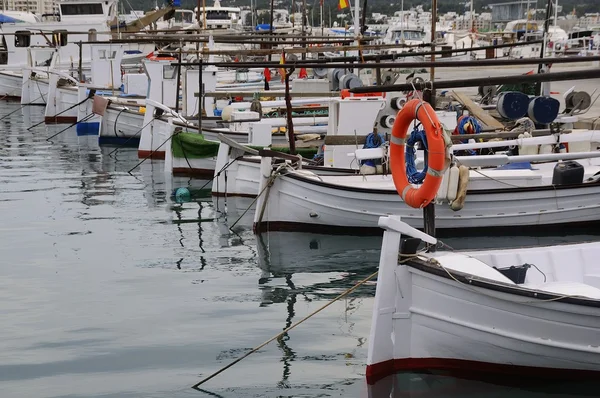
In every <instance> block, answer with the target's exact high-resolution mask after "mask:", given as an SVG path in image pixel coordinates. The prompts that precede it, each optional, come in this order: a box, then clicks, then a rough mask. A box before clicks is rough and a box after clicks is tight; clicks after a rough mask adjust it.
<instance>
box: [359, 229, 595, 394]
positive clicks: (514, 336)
mask: <svg viewBox="0 0 600 398" xmlns="http://www.w3.org/2000/svg"><path fill="white" fill-rule="evenodd" d="M399 243H400V233H399V232H396V231H390V230H387V231H386V232H385V234H384V240H383V246H382V254H381V260H380V265H379V269H380V273H379V276H378V281H377V291H376V297H375V305H374V312H373V320H372V326H371V336H370V339H369V353H368V363H367V380H368V382H369V383H373V382H375V381H377V380H378V379H380V378H382V377H384V376H386V375H387V374H390V373H393V372H395V371H399V370H424V369H437V370H446V371H454V372H457V373H460V372H463V374H471V376H473V375H474V374H476V373H480V372H485V373H513V374H518V375H520V376H527V375H528V376H535V377H544V378H552V377H558V378H568V377H570V376H573V377H581V376H586V377H589V376H590V375H592V374H594V375H595V376H596V377H597V376H598V374H599V372H600V347H599V346H598V336H600V300H599V298H600V295H599V293H600V289H598V288H599V287H600V283H597V282H599V281H600V279H597V280H595V282H594V279H593V277H594V273H597V272H598V270H599V269H598V267H597V266H593V265H592V264H593V263H594V262H588V263H587V264H586V261H585V260H582V257H581V256H585V255H586V253H587V255H593V254H594V253H595V254H596V255H597V254H598V250H595V251H593V252H589V251H588V252H586V251H584V250H581V249H577V250H574V251H572V252H565V253H562V254H561V253H558V252H557V253H554V252H553V248H552V247H549V248H547V249H539V248H536V249H535V250H537V251H538V252H540V253H536V254H535V255H534V256H533V258H535V259H537V260H538V261H539V262H538V261H536V260H533V261H536V262H537V263H538V264H540V268H541V270H542V271H544V278H546V276H547V277H548V280H549V281H558V280H561V281H563V282H566V283H567V284H568V283H569V281H572V282H578V278H582V279H583V282H586V281H587V285H584V284H583V283H579V284H577V286H583V287H585V288H586V289H591V291H593V292H594V293H593V294H595V295H596V296H597V297H598V298H587V297H585V298H580V297H573V296H572V295H571V294H575V295H582V296H583V295H584V294H585V292H584V291H583V290H581V289H582V288H580V287H579V288H577V289H579V290H574V293H571V294H568V293H564V294H562V293H554V294H553V293H547V292H548V291H547V290H546V291H544V290H545V289H544V288H543V286H544V284H542V285H541V286H542V288H541V290H536V289H533V288H531V286H532V285H531V284H530V281H529V279H535V278H541V275H540V273H538V271H536V270H533V269H531V270H530V271H529V273H528V275H527V280H526V283H525V284H521V285H518V284H515V283H512V282H510V281H508V282H510V284H509V283H503V282H502V281H501V280H496V279H494V280H491V279H486V278H483V279H482V278H481V277H478V276H475V277H473V275H471V274H469V273H462V274H460V273H459V274H454V273H453V274H452V275H451V274H450V272H448V269H447V268H443V267H442V266H440V265H431V263H428V262H426V261H425V260H423V261H420V262H419V261H417V260H415V261H410V262H408V263H406V264H398V244H399ZM595 245H596V249H600V248H598V244H597V243H595ZM572 246H573V247H577V246H583V245H572ZM542 251H545V254H548V255H549V256H551V257H556V258H555V260H554V261H553V260H552V259H551V260H550V261H549V263H550V264H555V263H557V262H558V264H559V265H561V264H562V266H563V267H548V266H542V265H541V263H542V260H541V259H540V256H541V255H542V253H541V252H542ZM505 252H510V253H509V254H506V253H505ZM492 253H497V254H495V255H496V256H502V255H510V256H512V257H510V260H511V261H512V260H515V264H514V265H519V264H522V263H524V262H525V261H528V259H527V258H525V259H524V258H523V257H521V256H520V254H521V250H519V251H517V250H498V251H496V252H492ZM451 255H454V253H451ZM472 256H473V254H471V253H465V254H464V255H461V254H459V253H456V258H457V260H455V261H457V262H458V261H461V262H463V263H464V262H465V261H468V258H469V257H472ZM474 256H475V257H476V254H475V255H474ZM492 256H494V254H492ZM525 256H526V257H527V254H525ZM428 257H434V258H435V259H437V260H439V261H440V262H438V263H437V264H442V265H443V264H449V263H447V262H446V263H445V262H444V259H443V256H442V255H440V256H436V255H432V256H428ZM465 258H467V260H465ZM565 260H566V261H570V262H565ZM573 262H574V263H573ZM480 264H481V263H480ZM570 265H572V266H574V267H576V266H579V267H583V268H584V269H583V270H582V271H581V272H576V271H575V270H573V271H572V272H570V275H568V276H566V277H561V276H560V275H558V274H553V273H552V271H551V270H552V268H554V270H558V269H563V268H568V267H569V266H570ZM564 266H566V267H564ZM484 267H485V268H488V272H495V271H492V270H491V267H488V266H487V265H484ZM586 267H587V268H586ZM451 270H452V269H451ZM565 270H566V271H568V269H565ZM453 272H454V271H453ZM498 274H499V273H498ZM586 278H587V279H586ZM594 283H595V285H597V286H594V285H593V284H594ZM538 286H539V285H538ZM588 286H589V287H588ZM473 372H475V373H473Z"/></svg>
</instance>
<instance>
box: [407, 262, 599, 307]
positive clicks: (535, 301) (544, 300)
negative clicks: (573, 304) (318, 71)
mask: <svg viewBox="0 0 600 398" xmlns="http://www.w3.org/2000/svg"><path fill="white" fill-rule="evenodd" d="M406 256H410V258H411V259H412V258H415V257H418V258H419V259H420V260H423V261H425V262H427V263H429V264H432V265H436V266H438V267H440V268H441V269H443V270H444V271H445V272H446V273H447V274H448V276H449V277H450V278H451V279H452V280H454V281H455V282H457V283H459V284H461V285H464V286H465V287H466V288H467V289H469V290H471V291H473V292H475V293H477V294H482V295H484V296H488V297H493V298H496V299H497V298H498V297H497V296H496V295H494V294H488V293H486V292H485V291H486V288H485V287H482V288H475V287H473V286H472V285H470V284H468V283H465V282H462V281H459V280H458V279H457V278H456V277H455V276H454V275H453V274H452V272H450V271H449V270H448V269H447V268H446V267H444V266H443V265H442V264H441V263H440V262H439V261H438V260H437V259H435V258H427V257H424V256H422V255H420V254H413V255H403V257H406ZM468 257H470V258H473V257H471V256H468ZM484 264H485V263H484ZM486 265H487V264H486ZM535 268H537V267H535ZM537 269H538V271H540V272H542V271H541V270H540V269H539V268H537ZM454 272H460V271H454ZM542 274H543V272H542ZM473 276H474V277H475V278H470V279H469V280H473V279H478V278H477V277H476V276H475V275H473ZM545 277H546V275H544V278H545ZM484 279H485V278H484ZM516 286H517V287H519V286H518V285H516ZM525 289H527V290H538V289H529V288H525ZM540 291H541V292H543V293H548V294H556V293H553V292H548V291H545V290H540ZM508 294H510V293H508ZM565 298H587V299H589V297H585V296H581V295H577V294H564V295H559V296H557V297H553V298H550V299H537V300H525V301H513V302H514V303H515V304H538V303H545V302H552V301H559V300H563V299H565Z"/></svg>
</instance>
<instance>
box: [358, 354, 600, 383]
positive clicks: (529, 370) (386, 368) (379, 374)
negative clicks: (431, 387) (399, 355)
mask: <svg viewBox="0 0 600 398" xmlns="http://www.w3.org/2000/svg"><path fill="white" fill-rule="evenodd" d="M422 370H441V371H445V372H447V373H449V374H451V375H453V376H456V377H462V378H472V377H474V376H475V375H476V374H479V375H482V374H488V375H514V376H519V377H520V378H529V379H556V380H598V378H599V377H600V369H599V370H597V371H596V370H579V369H558V368H542V367H534V366H518V365H509V364H499V363H489V362H479V361H468V360H465V359H452V358H404V359H394V360H388V361H385V362H379V363H376V364H373V365H367V371H366V376H367V383H368V384H375V383H376V382H377V381H378V380H381V379H383V378H384V377H386V376H389V375H392V374H394V373H396V372H401V371H422Z"/></svg>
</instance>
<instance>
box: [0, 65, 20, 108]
mask: <svg viewBox="0 0 600 398" xmlns="http://www.w3.org/2000/svg"><path fill="white" fill-rule="evenodd" d="M22 85H23V77H22V76H21V74H20V73H15V72H8V71H0V98H1V99H4V100H14V101H20V100H21V88H22Z"/></svg>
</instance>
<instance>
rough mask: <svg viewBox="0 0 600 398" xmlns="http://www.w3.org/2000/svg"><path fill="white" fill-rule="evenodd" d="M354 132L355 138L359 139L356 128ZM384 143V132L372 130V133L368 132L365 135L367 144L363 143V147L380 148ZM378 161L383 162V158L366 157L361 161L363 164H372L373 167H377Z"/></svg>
mask: <svg viewBox="0 0 600 398" xmlns="http://www.w3.org/2000/svg"><path fill="white" fill-rule="evenodd" d="M354 134H355V138H356V139H358V137H357V136H356V130H355V131H354ZM384 143H385V137H384V136H383V134H377V133H375V132H372V133H369V134H367V136H366V137H365V144H364V145H363V149H371V148H379V147H380V146H382V145H383V144H384ZM378 163H381V160H379V159H366V160H363V161H362V162H361V164H365V165H367V166H372V167H375V166H376V165H377V164H378Z"/></svg>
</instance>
